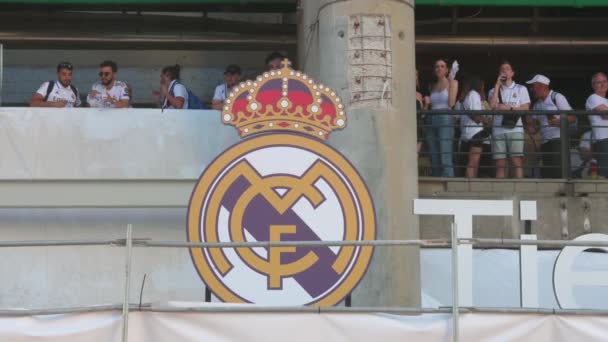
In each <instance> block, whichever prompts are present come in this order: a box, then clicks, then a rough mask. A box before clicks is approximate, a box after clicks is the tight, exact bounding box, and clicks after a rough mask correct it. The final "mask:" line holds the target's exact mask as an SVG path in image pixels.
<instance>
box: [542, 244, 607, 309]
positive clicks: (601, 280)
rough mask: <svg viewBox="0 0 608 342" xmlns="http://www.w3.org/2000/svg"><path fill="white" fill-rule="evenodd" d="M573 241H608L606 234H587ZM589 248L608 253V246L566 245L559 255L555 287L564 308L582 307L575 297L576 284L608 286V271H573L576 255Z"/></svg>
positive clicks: (554, 270) (555, 270)
mask: <svg viewBox="0 0 608 342" xmlns="http://www.w3.org/2000/svg"><path fill="white" fill-rule="evenodd" d="M573 241H608V235H606V234H587V235H582V236H579V237H577V238H576V239H574V240H573ZM589 248H598V249H602V250H604V251H606V252H607V253H608V247H587V246H581V247H578V246H577V247H574V246H570V247H566V248H564V249H562V251H561V253H560V254H559V256H558V257H557V261H556V262H555V267H554V269H553V288H554V289H555V299H557V303H558V304H559V306H560V307H561V308H562V309H580V308H581V307H580V305H579V304H578V303H577V302H576V299H575V298H574V293H573V291H572V290H573V289H574V286H576V285H591V286H608V272H606V271H596V272H573V271H572V266H573V265H574V261H575V260H576V257H577V256H578V255H579V254H580V253H582V252H584V251H585V250H587V249H589Z"/></svg>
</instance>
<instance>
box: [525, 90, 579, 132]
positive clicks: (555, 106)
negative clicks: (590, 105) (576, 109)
mask: <svg viewBox="0 0 608 342" xmlns="http://www.w3.org/2000/svg"><path fill="white" fill-rule="evenodd" d="M552 94H553V90H551V92H549V95H547V97H546V98H545V99H544V100H543V101H540V100H539V101H536V103H535V104H534V107H532V109H533V110H572V107H571V106H570V104H569V103H568V100H567V99H566V97H565V96H564V95H562V94H560V93H555V103H553V100H552V98H551V96H552ZM559 114H560V113H556V115H558V116H559ZM534 119H536V120H538V122H539V123H540V135H541V136H542V139H543V144H544V143H546V142H548V141H549V140H552V139H559V137H560V127H559V126H550V125H549V119H548V118H547V115H544V114H543V115H534Z"/></svg>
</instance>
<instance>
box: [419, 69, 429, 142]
mask: <svg viewBox="0 0 608 342" xmlns="http://www.w3.org/2000/svg"><path fill="white" fill-rule="evenodd" d="M420 90H421V89H420V79H419V78H418V68H416V127H417V129H416V138H417V141H416V153H420V150H422V141H423V140H424V132H423V130H422V126H423V121H424V117H423V116H422V115H421V114H419V113H418V111H420V110H427V109H429V105H430V101H431V99H430V98H429V97H428V96H425V95H422V93H421V92H420Z"/></svg>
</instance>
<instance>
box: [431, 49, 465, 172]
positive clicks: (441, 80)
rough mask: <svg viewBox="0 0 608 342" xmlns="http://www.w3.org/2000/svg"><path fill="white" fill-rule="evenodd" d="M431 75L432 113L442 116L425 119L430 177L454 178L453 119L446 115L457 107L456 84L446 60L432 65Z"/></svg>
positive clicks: (440, 60)
mask: <svg viewBox="0 0 608 342" xmlns="http://www.w3.org/2000/svg"><path fill="white" fill-rule="evenodd" d="M433 71H434V73H433V78H434V79H433V82H432V83H431V84H430V87H429V92H430V94H431V95H430V103H431V109H432V110H443V111H445V112H444V113H440V114H433V115H427V117H426V119H425V121H426V122H425V126H426V127H425V130H424V138H425V140H426V144H427V148H428V151H429V154H430V156H431V175H432V176H433V177H454V160H453V152H454V150H453V146H454V118H453V116H452V114H449V112H450V110H451V109H452V108H453V107H454V105H455V104H456V95H457V92H458V82H457V81H456V80H455V79H454V73H450V68H449V66H448V62H447V60H446V59H438V60H437V61H435V65H434V68H433ZM450 75H451V76H450Z"/></svg>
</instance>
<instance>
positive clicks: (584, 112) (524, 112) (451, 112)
mask: <svg viewBox="0 0 608 342" xmlns="http://www.w3.org/2000/svg"><path fill="white" fill-rule="evenodd" d="M416 112H417V113H418V114H430V115H468V114H475V115H488V116H494V115H559V114H561V113H565V114H567V115H575V116H589V115H608V111H601V110H559V111H555V110H492V109H482V110H462V109H432V110H422V109H421V110H417V111H416Z"/></svg>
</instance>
